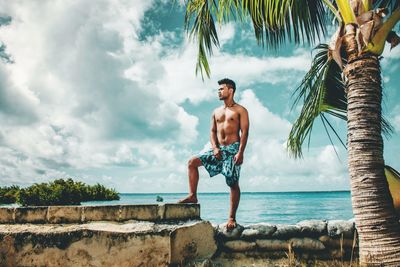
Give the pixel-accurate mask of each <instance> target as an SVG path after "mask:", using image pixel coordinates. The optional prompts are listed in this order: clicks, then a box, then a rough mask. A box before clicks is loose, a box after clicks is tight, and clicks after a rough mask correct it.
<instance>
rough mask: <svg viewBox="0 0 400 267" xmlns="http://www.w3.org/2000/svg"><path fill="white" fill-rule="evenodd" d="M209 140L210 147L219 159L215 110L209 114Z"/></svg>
mask: <svg viewBox="0 0 400 267" xmlns="http://www.w3.org/2000/svg"><path fill="white" fill-rule="evenodd" d="M210 142H211V147H212V149H213V152H214V156H215V157H216V158H217V159H221V152H220V150H219V143H218V137H217V122H216V121H215V112H213V114H212V116H211V131H210Z"/></svg>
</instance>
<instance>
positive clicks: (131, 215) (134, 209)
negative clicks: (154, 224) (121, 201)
mask: <svg viewBox="0 0 400 267" xmlns="http://www.w3.org/2000/svg"><path fill="white" fill-rule="evenodd" d="M158 208H159V205H156V204H155V205H152V204H148V205H121V216H120V219H119V220H120V221H127V220H143V221H157V220H158V219H159V216H158Z"/></svg>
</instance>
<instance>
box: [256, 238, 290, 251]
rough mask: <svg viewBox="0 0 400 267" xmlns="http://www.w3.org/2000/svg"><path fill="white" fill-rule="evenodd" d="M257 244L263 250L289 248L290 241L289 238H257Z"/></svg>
mask: <svg viewBox="0 0 400 267" xmlns="http://www.w3.org/2000/svg"><path fill="white" fill-rule="evenodd" d="M256 245H257V247H259V248H260V249H263V250H284V251H286V250H288V248H289V242H288V241H287V240H276V239H272V240H270V239H257V240H256Z"/></svg>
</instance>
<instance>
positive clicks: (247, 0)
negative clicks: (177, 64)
mask: <svg viewBox="0 0 400 267" xmlns="http://www.w3.org/2000/svg"><path fill="white" fill-rule="evenodd" d="M324 1H329V0H241V1H239V0H219V1H216V0H188V1H187V2H186V16H185V28H186V30H187V31H188V32H190V36H191V37H192V38H195V39H196V41H197V42H198V45H199V48H198V58H197V59H198V60H197V65H196V73H198V72H199V71H200V72H201V74H202V77H203V71H204V72H205V73H206V74H207V76H209V75H210V67H209V64H208V56H209V55H211V54H212V48H213V45H215V46H219V41H218V34H217V31H216V27H215V22H216V21H217V22H218V23H220V24H222V23H226V22H229V21H230V20H232V19H235V20H237V19H239V20H240V21H242V22H246V21H247V20H246V19H250V21H251V24H252V25H253V28H254V34H255V37H256V39H257V42H258V44H260V45H263V46H264V45H266V46H268V47H271V48H274V49H278V48H279V47H280V46H281V45H284V44H285V43H286V42H287V41H294V42H295V43H306V42H307V43H313V42H314V41H315V40H316V39H319V37H320V36H323V35H324V34H325V33H326V20H327V19H328V18H329V16H330V15H331V13H330V12H331V11H330V9H328V8H326V6H325V5H324Z"/></svg>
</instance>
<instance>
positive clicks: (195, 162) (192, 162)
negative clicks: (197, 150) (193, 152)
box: [188, 157, 201, 168]
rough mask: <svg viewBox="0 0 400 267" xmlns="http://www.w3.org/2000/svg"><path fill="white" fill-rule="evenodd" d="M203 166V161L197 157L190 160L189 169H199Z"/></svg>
mask: <svg viewBox="0 0 400 267" xmlns="http://www.w3.org/2000/svg"><path fill="white" fill-rule="evenodd" d="M199 166H201V160H200V159H199V158H197V157H193V158H191V159H189V161H188V167H189V168H197V167H199Z"/></svg>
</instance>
